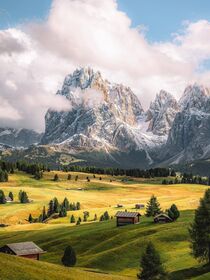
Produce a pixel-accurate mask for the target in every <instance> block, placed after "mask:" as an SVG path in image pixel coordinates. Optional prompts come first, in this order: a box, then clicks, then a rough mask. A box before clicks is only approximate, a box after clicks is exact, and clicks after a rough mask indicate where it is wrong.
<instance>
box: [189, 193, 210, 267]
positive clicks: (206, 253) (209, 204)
mask: <svg viewBox="0 0 210 280" xmlns="http://www.w3.org/2000/svg"><path fill="white" fill-rule="evenodd" d="M189 233H190V238H191V249H192V254H193V255H194V257H195V258H197V259H199V260H200V261H205V262H207V263H208V264H210V189H207V190H206V192H205V194H204V197H203V198H202V199H201V200H200V204H199V206H198V208H197V209H196V211H195V217H194V221H193V223H192V224H191V226H190V228H189Z"/></svg>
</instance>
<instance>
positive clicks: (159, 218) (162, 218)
mask: <svg viewBox="0 0 210 280" xmlns="http://www.w3.org/2000/svg"><path fill="white" fill-rule="evenodd" d="M154 222H155V223H170V222H173V220H172V219H171V218H170V217H169V216H168V215H167V214H166V213H160V214H158V215H156V216H155V217H154Z"/></svg>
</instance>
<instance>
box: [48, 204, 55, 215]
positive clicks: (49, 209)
mask: <svg viewBox="0 0 210 280" xmlns="http://www.w3.org/2000/svg"><path fill="white" fill-rule="evenodd" d="M53 213H54V202H53V200H50V202H49V206H48V211H47V216H48V217H50V216H51V215H52V214H53Z"/></svg>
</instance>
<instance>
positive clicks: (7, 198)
mask: <svg viewBox="0 0 210 280" xmlns="http://www.w3.org/2000/svg"><path fill="white" fill-rule="evenodd" d="M5 199H6V202H12V201H13V200H12V199H11V197H9V196H6V197H5Z"/></svg>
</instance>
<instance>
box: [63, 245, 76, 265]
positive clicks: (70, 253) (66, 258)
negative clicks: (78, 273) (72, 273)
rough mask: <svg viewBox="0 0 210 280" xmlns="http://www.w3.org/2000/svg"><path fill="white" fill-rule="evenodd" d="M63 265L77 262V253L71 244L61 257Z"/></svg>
mask: <svg viewBox="0 0 210 280" xmlns="http://www.w3.org/2000/svg"><path fill="white" fill-rule="evenodd" d="M61 261H62V263H63V265H65V266H74V265H75V264H76V262H77V258H76V253H75V251H74V249H73V248H72V247H71V246H67V247H66V249H65V251H64V255H63V257H62V259H61Z"/></svg>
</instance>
